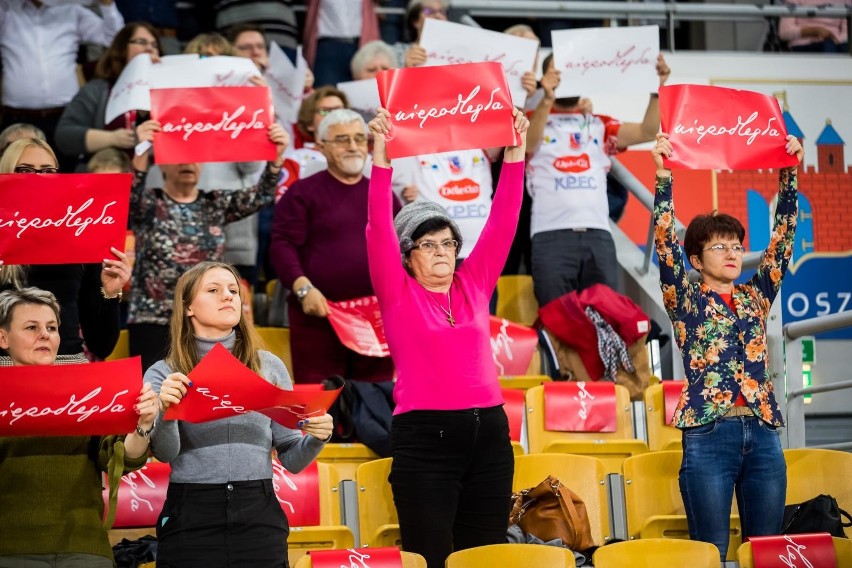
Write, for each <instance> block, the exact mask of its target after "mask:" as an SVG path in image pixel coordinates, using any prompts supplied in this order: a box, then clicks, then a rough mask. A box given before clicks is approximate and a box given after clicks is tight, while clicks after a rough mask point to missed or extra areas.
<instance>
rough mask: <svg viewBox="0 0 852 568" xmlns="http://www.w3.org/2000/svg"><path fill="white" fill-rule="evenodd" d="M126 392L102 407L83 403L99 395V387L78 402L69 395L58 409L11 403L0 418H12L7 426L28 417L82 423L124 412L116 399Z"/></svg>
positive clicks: (117, 394)
mask: <svg viewBox="0 0 852 568" xmlns="http://www.w3.org/2000/svg"><path fill="white" fill-rule="evenodd" d="M127 392H128V391H127V390H123V391H120V392H117V393H115V394H114V395H113V397H112V399H111V400H110V401H109V402H108V403H107V404H106V405H104V406H99V405H97V404H92V405H91V406H86V405H84V404H83V403H85V402H88V401H90V400H92V399H93V398H95V397H97V396H98V395H99V394H100V393H101V387H97V388H95V389H93V390H92V391H90V392H89V393H88V394H86V395H85V396H83V398H81V399H80V400H77V397H76V395H73V394H72V395H71V398H70V399H69V400H68V402H67V403H66V404H65V405H64V406H61V407H59V408H51V407H49V406H44V407H38V406H32V407H30V408H24V407H22V406H16V405H15V402H14V401H12V402H10V403H9V409H8V410H2V411H0V416H3V417H6V416H10V415H11V416H12V419H11V420H9V425H10V426H11V425H12V424H14V423H15V422H17V421H18V420H20V419H22V418H24V417H29V418H41V417H43V416H49V415H51V414H52V415H54V416H61V415H63V414H64V415H66V416H78V417H79V418H77V422H83V421H85V420H87V419H89V418H90V417H91V416H92V415H93V414H96V413H97V414H102V413H104V412H119V413H120V412H124V405H123V404H117V403H116V399H118V398H119V397H120V396H122V395H125V394H127Z"/></svg>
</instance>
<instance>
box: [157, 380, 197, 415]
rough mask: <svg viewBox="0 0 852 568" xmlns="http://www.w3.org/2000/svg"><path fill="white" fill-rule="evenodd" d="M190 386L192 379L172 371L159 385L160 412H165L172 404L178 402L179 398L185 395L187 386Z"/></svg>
mask: <svg viewBox="0 0 852 568" xmlns="http://www.w3.org/2000/svg"><path fill="white" fill-rule="evenodd" d="M191 386H192V381H190V380H189V377H187V376H186V375H184V374H183V373H172V374H171V375H169V376H168V377H166V379H165V380H164V381H163V384H162V385H161V386H160V412H165V411H166V410H168V409H169V406H171V405H172V404H180V401H181V399H183V397H185V396H186V389H187V387H191Z"/></svg>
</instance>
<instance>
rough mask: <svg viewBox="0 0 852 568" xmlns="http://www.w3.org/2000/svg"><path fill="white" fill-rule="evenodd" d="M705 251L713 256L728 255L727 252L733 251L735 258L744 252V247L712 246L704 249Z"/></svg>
mask: <svg viewBox="0 0 852 568" xmlns="http://www.w3.org/2000/svg"><path fill="white" fill-rule="evenodd" d="M704 250H705V251H708V250H709V251H712V252H713V253H715V254H728V251H729V250H732V251H734V254H736V255H737V256H740V255H742V254H743V253H744V252H745V247H744V246H743V245H723V244H721V243H720V244H718V245H713V246H712V247H708V248H706V249H704Z"/></svg>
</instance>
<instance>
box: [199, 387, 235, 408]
mask: <svg viewBox="0 0 852 568" xmlns="http://www.w3.org/2000/svg"><path fill="white" fill-rule="evenodd" d="M195 390H196V391H197V392H198V393H200V394H201V395H203V396H206V397H207V398H209V399H211V400H213V401H215V402H218V405H217V406H214V407H213V408H212V409H211V410H231V411H233V412H234V413H235V414H246V409H245V407H243V406H234V403H233V402H231V401H230V400H228V397H230V396H231V395H229V394H225V395H222V396H221V397H219V396H216V395H215V394H212V393H211V392H210V389H208V388H207V387H198V388H197V389H195Z"/></svg>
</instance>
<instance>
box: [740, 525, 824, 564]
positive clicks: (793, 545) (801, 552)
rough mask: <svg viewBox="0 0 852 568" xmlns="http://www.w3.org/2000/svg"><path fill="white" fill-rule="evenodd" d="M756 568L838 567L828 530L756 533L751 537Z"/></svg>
mask: <svg viewBox="0 0 852 568" xmlns="http://www.w3.org/2000/svg"><path fill="white" fill-rule="evenodd" d="M749 541H750V542H751V554H752V557H753V558H754V568H836V567H837V553H836V552H835V550H834V543H833V542H832V540H831V535H830V534H828V533H813V534H786V535H778V536H755V537H751V538H750V539H749Z"/></svg>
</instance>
